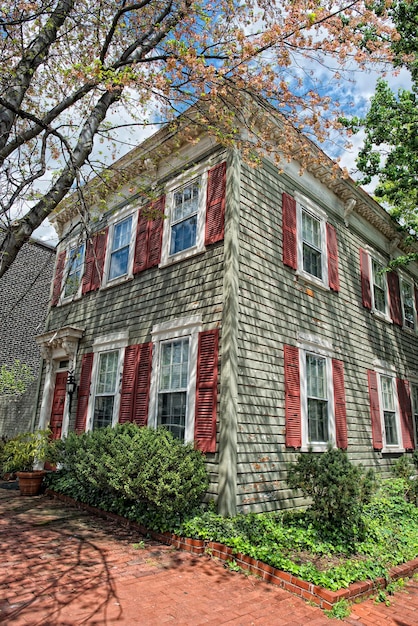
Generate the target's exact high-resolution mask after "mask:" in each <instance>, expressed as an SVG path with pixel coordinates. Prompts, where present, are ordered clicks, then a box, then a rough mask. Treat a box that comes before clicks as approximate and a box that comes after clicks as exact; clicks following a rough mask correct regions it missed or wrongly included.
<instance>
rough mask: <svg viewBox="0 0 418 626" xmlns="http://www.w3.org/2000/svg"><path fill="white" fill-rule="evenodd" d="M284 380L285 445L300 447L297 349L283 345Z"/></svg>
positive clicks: (300, 419)
mask: <svg viewBox="0 0 418 626" xmlns="http://www.w3.org/2000/svg"><path fill="white" fill-rule="evenodd" d="M284 382H285V415H286V446H287V447H289V448H300V447H301V445H302V416H301V404H300V374H299V349H298V348H296V347H295V346H288V345H285V346H284Z"/></svg>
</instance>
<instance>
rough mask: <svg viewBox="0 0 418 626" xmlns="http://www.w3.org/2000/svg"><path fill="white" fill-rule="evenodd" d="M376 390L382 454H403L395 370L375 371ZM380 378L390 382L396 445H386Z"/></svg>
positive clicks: (389, 368)
mask: <svg viewBox="0 0 418 626" xmlns="http://www.w3.org/2000/svg"><path fill="white" fill-rule="evenodd" d="M375 371H376V375H377V388H378V393H379V413H380V428H381V431H382V442H383V448H382V453H388V452H405V448H404V447H403V440H402V428H401V410H400V405H399V398H398V390H397V387H396V378H397V377H396V371H395V368H392V367H385V368H382V369H377V370H375ZM382 378H389V379H390V380H391V381H392V393H393V400H394V406H395V425H396V433H397V438H398V444H396V445H393V444H392V445H388V444H387V443H386V429H385V416H384V407H383V395H382Z"/></svg>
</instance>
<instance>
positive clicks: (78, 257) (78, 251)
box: [64, 243, 85, 298]
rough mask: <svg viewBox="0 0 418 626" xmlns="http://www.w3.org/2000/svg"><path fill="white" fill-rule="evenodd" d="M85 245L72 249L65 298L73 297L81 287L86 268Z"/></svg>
mask: <svg viewBox="0 0 418 626" xmlns="http://www.w3.org/2000/svg"><path fill="white" fill-rule="evenodd" d="M84 253H85V245H84V243H83V244H81V245H80V246H77V247H75V248H71V250H70V254H69V262H68V273H67V277H66V281H65V288H64V298H68V297H69V296H73V295H74V294H75V293H77V292H78V289H79V287H80V283H81V278H82V271H83V266H84Z"/></svg>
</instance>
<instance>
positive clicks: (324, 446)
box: [298, 335, 336, 452]
mask: <svg viewBox="0 0 418 626" xmlns="http://www.w3.org/2000/svg"><path fill="white" fill-rule="evenodd" d="M298 348H299V373H300V400H301V418H302V447H301V450H302V452H307V451H308V450H313V452H326V451H327V450H328V447H329V446H330V445H331V446H332V447H333V448H335V447H336V430H335V403H334V381H333V371H332V358H333V356H334V350H333V348H332V346H331V344H329V343H328V342H327V341H324V340H323V339H322V338H319V337H316V336H308V335H306V336H304V337H303V340H302V341H301V342H298ZM307 354H313V355H314V356H317V357H320V358H323V359H325V363H326V383H327V385H326V387H327V396H328V398H327V400H328V435H329V440H328V441H327V442H323V443H322V442H316V443H310V442H309V440H308V437H309V432H308V387H307V383H308V381H307V371H306V355H307Z"/></svg>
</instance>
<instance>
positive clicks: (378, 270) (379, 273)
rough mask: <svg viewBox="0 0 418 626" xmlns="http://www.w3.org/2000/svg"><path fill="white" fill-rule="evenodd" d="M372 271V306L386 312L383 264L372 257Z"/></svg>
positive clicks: (385, 284) (385, 286)
mask: <svg viewBox="0 0 418 626" xmlns="http://www.w3.org/2000/svg"><path fill="white" fill-rule="evenodd" d="M372 273H373V299H374V308H375V309H376V310H377V311H379V312H380V313H385V314H386V309H387V283H386V274H385V272H384V266H383V265H382V263H379V262H378V261H376V259H372Z"/></svg>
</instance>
